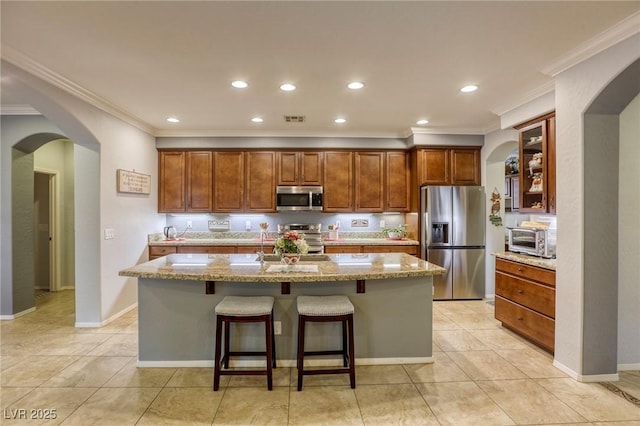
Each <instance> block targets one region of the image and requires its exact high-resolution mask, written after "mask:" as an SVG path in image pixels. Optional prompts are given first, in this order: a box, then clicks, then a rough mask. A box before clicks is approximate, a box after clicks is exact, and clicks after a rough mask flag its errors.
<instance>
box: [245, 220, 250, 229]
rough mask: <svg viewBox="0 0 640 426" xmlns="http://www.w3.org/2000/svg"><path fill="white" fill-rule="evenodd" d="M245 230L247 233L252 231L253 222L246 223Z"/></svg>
mask: <svg viewBox="0 0 640 426" xmlns="http://www.w3.org/2000/svg"><path fill="white" fill-rule="evenodd" d="M244 229H245V230H247V231H251V221H250V220H247V221H245V222H244Z"/></svg>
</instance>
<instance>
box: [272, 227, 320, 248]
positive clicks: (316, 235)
mask: <svg viewBox="0 0 640 426" xmlns="http://www.w3.org/2000/svg"><path fill="white" fill-rule="evenodd" d="M287 231H298V232H299V233H301V234H304V238H305V240H307V244H309V253H324V245H323V242H322V224H321V223H290V224H284V225H278V235H282V234H284V233H285V232H287Z"/></svg>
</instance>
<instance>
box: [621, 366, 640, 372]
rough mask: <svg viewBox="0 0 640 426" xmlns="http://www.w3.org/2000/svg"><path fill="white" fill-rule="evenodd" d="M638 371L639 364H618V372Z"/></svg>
mask: <svg viewBox="0 0 640 426" xmlns="http://www.w3.org/2000/svg"><path fill="white" fill-rule="evenodd" d="M629 370H640V364H618V371H629Z"/></svg>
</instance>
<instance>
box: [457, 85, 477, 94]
mask: <svg viewBox="0 0 640 426" xmlns="http://www.w3.org/2000/svg"><path fill="white" fill-rule="evenodd" d="M476 90H478V86H474V85H473V84H470V85H468V86H464V87H463V88H462V89H460V91H461V92H464V93H469V92H475V91H476Z"/></svg>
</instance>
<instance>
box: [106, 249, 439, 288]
mask: <svg viewBox="0 0 640 426" xmlns="http://www.w3.org/2000/svg"><path fill="white" fill-rule="evenodd" d="M311 256H313V255H311ZM317 256H325V258H328V259H329V260H327V261H309V262H303V261H301V262H299V265H317V266H318V272H295V271H291V272H267V269H268V268H269V266H272V265H281V264H280V262H279V261H276V262H264V263H263V264H260V262H259V261H257V260H256V259H257V257H256V255H255V254H170V255H167V256H164V257H160V258H158V259H155V260H152V261H149V262H146V263H142V264H140V265H136V266H133V267H131V268H127V269H125V270H122V271H120V273H119V275H120V276H126V277H138V278H154V279H167V280H196V281H231V282H265V283H271V282H317V281H353V280H375V279H390V278H404V277H421V276H431V275H440V274H443V273H445V272H446V270H445V269H444V268H442V267H440V266H437V265H434V264H432V263H429V262H426V261H424V260H422V259H419V258H417V257H415V256H411V255H408V254H406V253H357V254H332V255H317Z"/></svg>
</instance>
